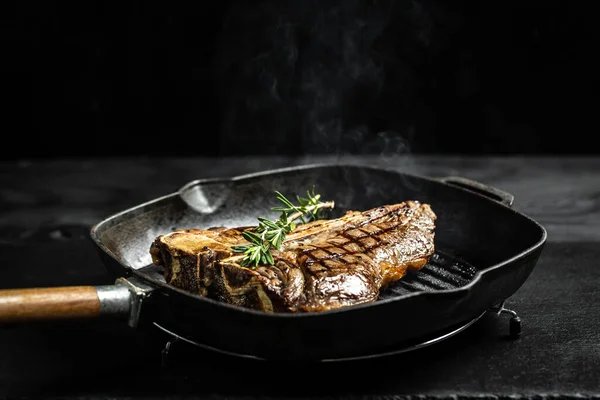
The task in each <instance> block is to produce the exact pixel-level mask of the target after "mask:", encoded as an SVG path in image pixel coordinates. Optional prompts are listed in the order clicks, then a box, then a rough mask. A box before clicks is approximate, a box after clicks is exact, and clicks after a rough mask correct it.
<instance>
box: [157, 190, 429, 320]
mask: <svg viewBox="0 0 600 400" xmlns="http://www.w3.org/2000/svg"><path fill="white" fill-rule="evenodd" d="M435 219H436V215H435V214H434V213H433V211H432V210H431V208H430V207H429V205H427V204H421V203H419V202H417V201H406V202H404V203H400V204H396V205H389V206H382V207H378V208H374V209H372V210H368V211H365V212H356V211H350V212H348V213H346V215H344V216H343V217H341V218H337V219H333V220H322V221H315V222H311V223H308V224H303V225H299V226H298V227H297V229H296V230H295V231H294V232H292V233H290V234H288V236H287V238H286V241H285V242H284V243H283V245H282V249H281V251H277V250H274V251H273V258H274V260H275V265H272V266H271V265H267V266H258V267H257V268H256V269H250V268H245V267H242V266H240V265H239V264H238V262H239V260H240V259H241V258H242V256H240V255H239V254H234V253H233V252H232V251H231V246H232V245H235V244H247V242H246V241H245V239H243V237H242V231H243V229H247V228H216V229H211V230H198V229H195V230H182V231H175V232H172V233H170V234H167V235H162V236H159V237H157V238H156V240H155V241H154V242H153V244H152V246H151V249H150V252H151V254H152V258H153V261H154V262H155V264H159V265H163V266H164V267H165V280H166V281H167V283H169V284H171V285H173V286H175V287H178V288H181V289H184V290H188V291H190V292H193V293H197V294H200V295H203V296H207V297H210V298H213V299H217V300H219V301H224V302H227V303H230V304H236V305H240V306H243V307H250V308H255V309H260V310H263V311H267V312H270V311H283V312H290V311H291V312H297V311H305V312H306V311H322V310H330V309H336V308H340V307H346V306H350V305H355V304H362V303H367V302H372V301H375V300H377V298H378V296H379V292H380V290H381V289H382V288H385V287H386V286H387V285H389V284H390V283H393V282H396V281H397V280H399V279H401V278H402V277H403V276H404V275H405V274H406V273H407V271H408V270H410V269H420V268H422V267H423V266H424V265H425V263H426V262H427V261H428V259H429V258H430V257H431V256H432V255H433V252H434V243H433V239H434V228H435V225H434V222H435Z"/></svg>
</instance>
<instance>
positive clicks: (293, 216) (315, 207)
mask: <svg viewBox="0 0 600 400" xmlns="http://www.w3.org/2000/svg"><path fill="white" fill-rule="evenodd" d="M275 194H276V195H277V200H279V202H280V203H282V205H281V206H279V207H273V208H271V210H272V211H280V212H281V215H280V216H279V218H278V219H276V220H274V221H271V220H269V219H267V218H262V217H258V225H257V226H256V227H255V228H254V229H250V230H246V231H244V232H243V233H242V236H243V237H244V239H246V240H247V241H248V242H250V244H249V245H242V246H232V247H231V248H232V250H233V251H234V252H235V253H244V258H243V259H242V261H241V262H240V265H242V266H244V267H248V266H249V267H252V268H256V266H258V265H261V264H262V265H273V264H274V263H275V261H274V260H273V255H272V254H271V249H272V248H275V249H277V250H280V249H281V244H282V243H283V241H284V240H285V237H286V235H287V234H288V233H290V232H291V231H293V230H294V229H296V223H295V221H296V220H298V219H299V220H300V221H302V223H306V222H308V221H314V220H316V219H320V218H324V214H323V211H324V209H327V208H333V207H334V205H335V204H334V202H333V201H327V202H321V195H320V194H316V193H315V187H314V186H313V187H312V190H310V191H307V192H306V195H307V197H300V196H296V199H297V200H298V205H295V204H293V203H292V202H291V201H290V200H288V199H287V198H286V197H285V196H284V195H283V194H281V193H280V192H278V191H275Z"/></svg>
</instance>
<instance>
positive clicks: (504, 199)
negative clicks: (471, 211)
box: [439, 176, 515, 207]
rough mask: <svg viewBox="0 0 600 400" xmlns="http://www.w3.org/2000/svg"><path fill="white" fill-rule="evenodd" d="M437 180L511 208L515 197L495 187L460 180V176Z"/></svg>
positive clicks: (465, 179)
mask: <svg viewBox="0 0 600 400" xmlns="http://www.w3.org/2000/svg"><path fill="white" fill-rule="evenodd" d="M439 180H440V181H441V182H444V183H447V184H450V185H453V186H457V187H459V188H461V189H466V190H470V191H472V192H475V193H478V194H481V195H483V196H486V197H488V198H490V199H492V200H495V201H497V202H499V203H502V204H504V205H505V206H508V207H510V206H512V204H513V202H514V200H515V196H513V195H512V194H510V193H507V192H505V191H503V190H500V189H496V188H495V187H491V186H488V185H484V184H483V183H480V182H477V181H474V180H471V179H467V178H462V177H460V176H446V177H443V178H439Z"/></svg>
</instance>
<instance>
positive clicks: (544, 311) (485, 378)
mask: <svg viewBox="0 0 600 400" xmlns="http://www.w3.org/2000/svg"><path fill="white" fill-rule="evenodd" d="M321 162H334V163H353V164H373V165H383V166H386V167H390V168H397V169H398V170H400V171H403V172H408V173H412V174H418V175H424V176H434V177H441V176H450V175H452V176H462V177H466V178H470V179H473V180H476V181H479V182H481V183H484V184H487V185H490V186H494V187H496V188H499V189H502V190H504V191H506V192H509V193H511V194H513V195H514V196H515V202H514V205H513V207H514V208H515V209H517V210H519V211H521V212H523V213H525V214H527V215H528V216H530V217H532V218H533V219H535V220H537V221H538V222H539V223H541V224H542V225H543V226H544V227H545V228H546V229H547V231H548V242H547V245H546V247H545V249H544V252H543V253H542V256H541V258H540V260H539V262H538V265H537V266H536V269H535V270H534V272H533V274H532V275H531V277H530V278H529V279H528V281H527V282H526V283H525V285H523V287H522V288H521V289H520V290H519V291H518V292H517V293H516V294H515V295H514V296H513V297H511V298H510V299H509V301H508V303H510V305H511V306H512V308H513V309H515V310H516V311H518V312H519V315H520V316H521V317H522V319H523V322H524V325H523V335H522V337H521V338H520V339H518V340H516V341H506V340H503V339H502V337H503V332H504V331H505V330H506V328H507V325H506V320H505V319H503V318H500V317H498V316H496V315H494V314H492V315H487V314H486V316H484V317H483V318H482V319H480V320H479V321H478V322H477V323H475V324H474V325H473V326H471V327H470V328H469V329H467V330H465V331H464V332H462V333H460V334H459V335H456V336H455V337H453V338H451V339H448V340H446V341H444V342H441V343H439V344H436V345H433V346H430V347H428V348H425V349H422V350H418V351H415V352H411V353H407V354H406V355H402V356H394V357H389V358H385V359H380V360H379V361H377V362H369V363H358V364H356V363H355V364H351V365H342V364H339V365H337V366H335V368H331V367H330V368H323V367H318V368H315V369H312V370H296V371H279V370H278V369H277V366H272V365H269V366H264V365H261V366H259V367H258V368H257V366H256V365H255V364H252V363H249V362H247V361H240V360H237V359H233V360H232V359H229V358H225V359H223V358H222V357H219V356H216V355H214V354H209V353H208V352H201V351H199V350H196V349H194V350H195V351H194V352H191V350H189V349H187V348H185V347H184V348H181V349H179V350H178V351H179V352H180V353H181V354H180V355H179V357H181V358H182V360H184V361H180V362H178V363H177V365H175V366H172V367H169V368H167V369H165V368H164V367H161V366H160V350H161V348H162V346H163V345H164V338H163V337H161V336H160V335H156V334H154V333H143V332H136V331H135V330H133V329H131V328H128V327H126V326H122V324H121V323H116V322H115V323H112V322H110V321H108V322H107V321H102V322H89V323H87V322H86V323H77V324H72V323H67V322H59V323H53V324H31V325H23V326H8V327H0V398H13V397H28V396H38V395H46V396H61V397H62V398H75V397H80V398H81V397H85V398H104V397H107V396H111V397H112V398H117V399H120V398H123V399H124V398H132V397H144V398H174V397H178V396H185V397H188V398H211V399H222V398H223V399H224V398H257V397H263V398H265V397H268V398H292V397H294V396H296V395H303V396H311V397H325V396H327V397H329V398H331V397H335V398H357V397H359V396H360V397H369V398H378V399H383V398H388V396H406V397H415V398H440V397H452V396H454V398H456V396H465V397H474V398H501V397H503V396H511V398H519V397H538V398H550V397H552V398H554V397H557V396H567V397H579V398H580V397H594V396H597V397H600V311H599V310H600V308H599V307H598V304H599V303H600V289H599V287H600V268H599V265H598V260H599V258H600V157H554V156H548V157H530V156H507V157H461V156H394V157H383V156H372V157H365V156H331V155H330V156H310V157H308V156H307V157H298V158H291V157H258V156H256V157H238V158H214V159H209V158H191V157H190V158H144V157H137V158H115V159H62V160H21V161H11V162H0V271H1V272H2V277H1V278H0V288H13V287H36V286H59V285H79V284H83V285H87V284H91V285H95V284H103V283H110V282H107V279H108V278H107V276H106V274H105V272H104V269H103V265H102V263H101V262H100V260H99V258H98V256H97V254H96V253H95V250H94V249H93V247H92V244H91V243H90V241H89V238H88V236H87V235H88V230H89V227H90V226H91V225H93V224H95V223H96V222H99V221H100V220H102V219H104V218H105V217H107V216H109V215H111V214H113V213H116V212H118V211H121V210H124V209H126V208H129V207H132V206H135V205H138V204H140V203H142V202H145V201H148V200H152V199H154V198H156V197H159V196H162V195H165V194H168V193H172V192H174V191H176V190H177V189H178V188H179V187H181V186H182V185H183V184H185V183H186V182H188V181H190V180H193V179H198V178H206V177H223V176H232V175H239V174H246V173H251V172H257V171H262V170H267V169H272V168H280V167H285V166H292V165H301V164H313V163H321ZM188 353H189V354H188ZM190 358H193V362H191V361H190Z"/></svg>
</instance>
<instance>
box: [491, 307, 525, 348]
mask: <svg viewBox="0 0 600 400" xmlns="http://www.w3.org/2000/svg"><path fill="white" fill-rule="evenodd" d="M505 302H506V300H503V301H502V302H501V303H500V305H498V306H497V307H493V308H492V309H491V310H490V311H494V312H495V313H496V314H497V315H500V314H503V313H504V314H509V315H510V316H511V318H510V320H509V322H508V334H509V337H510V338H511V339H518V338H519V337H520V336H521V330H522V326H521V325H522V324H521V318H519V316H518V315H517V313H516V312H515V311H513V310H510V309H508V308H506V307H504V303H505Z"/></svg>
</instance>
